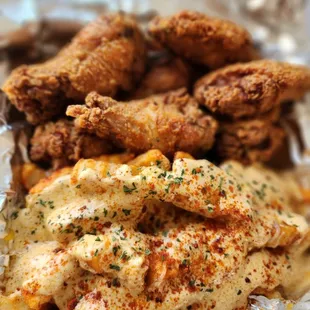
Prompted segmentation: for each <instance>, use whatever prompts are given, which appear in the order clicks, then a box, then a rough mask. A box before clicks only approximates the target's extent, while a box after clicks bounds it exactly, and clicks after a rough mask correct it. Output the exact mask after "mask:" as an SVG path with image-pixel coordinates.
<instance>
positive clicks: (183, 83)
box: [131, 56, 192, 99]
mask: <svg viewBox="0 0 310 310" xmlns="http://www.w3.org/2000/svg"><path fill="white" fill-rule="evenodd" d="M191 73H192V72H191V68H190V66H189V65H188V64H187V63H186V62H185V61H183V60H182V59H181V58H177V57H171V56H164V57H160V58H159V59H158V60H157V61H155V63H153V64H152V65H151V68H150V70H149V71H148V72H147V73H146V75H145V76H144V77H143V80H142V82H141V84H140V85H139V87H138V89H137V90H136V91H135V92H134V93H133V95H132V97H131V99H141V98H146V97H148V96H151V95H154V94H160V93H165V92H168V91H170V90H175V89H178V88H181V87H186V88H188V87H189V84H190V81H191Z"/></svg>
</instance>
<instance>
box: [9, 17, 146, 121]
mask: <svg viewBox="0 0 310 310" xmlns="http://www.w3.org/2000/svg"><path fill="white" fill-rule="evenodd" d="M144 65H145V43H144V39H143V36H142V34H141V32H140V30H139V28H138V25H137V23H136V22H135V21H134V20H133V19H131V18H129V17H128V16H124V15H121V14H110V15H102V16H100V17H99V18H97V19H96V20H95V21H94V22H92V23H90V24H89V25H87V26H86V27H85V28H83V29H82V30H81V31H80V32H79V33H78V34H77V35H76V36H75V37H74V39H73V40H72V42H71V43H70V44H69V45H68V46H66V47H65V48H64V49H62V50H61V51H60V52H59V54H58V55H57V56H56V57H54V58H53V59H51V60H49V61H47V62H45V63H43V64H36V65H31V66H25V65H24V66H21V67H19V68H17V69H15V70H14V71H13V72H12V74H11V75H10V77H9V78H8V80H7V81H6V83H5V84H4V86H3V90H4V92H5V93H6V94H7V96H8V97H9V99H10V100H11V102H12V103H13V104H14V105H15V106H16V107H17V108H18V109H19V110H20V111H23V112H25V113H26V116H27V120H28V121H29V122H30V123H33V124H37V123H41V122H43V121H46V120H49V119H51V117H53V116H54V115H58V114H60V113H61V112H63V111H64V109H65V106H66V105H67V104H68V103H71V102H72V100H76V101H81V100H83V99H84V98H85V96H86V95H87V94H88V93H89V92H90V91H93V90H96V91H97V92H99V93H101V94H103V95H109V96H113V95H115V93H116V92H117V90H119V89H123V90H130V89H132V88H133V86H134V85H135V83H136V82H137V81H138V80H139V79H140V77H141V75H142V74H143V72H144ZM70 100H71V101H70Z"/></svg>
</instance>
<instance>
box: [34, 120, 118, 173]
mask: <svg viewBox="0 0 310 310" xmlns="http://www.w3.org/2000/svg"><path fill="white" fill-rule="evenodd" d="M30 144H31V148H30V157H31V159H32V160H33V161H38V162H47V163H51V164H52V167H53V168H54V169H58V168H61V167H64V166H67V165H70V164H74V163H75V162H77V161H78V160H79V159H80V158H90V157H94V156H99V155H101V154H107V153H110V152H111V150H112V148H113V146H112V144H111V143H110V142H108V141H106V140H104V139H100V138H98V137H96V136H95V135H91V134H88V133H85V132H80V131H79V130H77V129H76V128H75V127H74V124H73V122H72V121H69V120H66V119H61V120H59V121H57V122H49V123H46V124H44V125H39V126H37V127H36V129H35V132H34V134H33V136H32V138H31V141H30Z"/></svg>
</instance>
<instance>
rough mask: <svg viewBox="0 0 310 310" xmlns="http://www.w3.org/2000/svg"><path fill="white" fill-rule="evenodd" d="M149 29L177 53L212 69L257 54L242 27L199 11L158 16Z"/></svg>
mask: <svg viewBox="0 0 310 310" xmlns="http://www.w3.org/2000/svg"><path fill="white" fill-rule="evenodd" d="M148 31H149V33H150V35H152V36H153V37H154V38H155V39H157V40H158V41H159V42H161V43H162V44H163V45H165V46H166V47H168V48H169V49H171V50H172V51H173V52H174V53H176V54H177V55H180V56H182V57H184V58H187V59H189V60H190V61H192V62H194V63H198V64H204V65H206V66H208V67H210V68H212V69H214V68H219V67H222V66H224V65H226V64H229V63H233V62H237V61H241V62H243V61H249V60H253V59H257V58H258V54H257V52H256V51H255V49H254V47H253V42H252V39H251V36H250V34H249V33H248V32H247V31H246V30H245V29H244V28H242V27H241V26H238V25H236V24H234V23H233V22H230V21H227V20H222V19H218V18H213V17H209V16H207V15H204V14H202V13H198V12H193V11H182V12H180V13H177V14H175V15H173V16H170V17H159V16H157V17H155V18H154V19H153V20H152V21H151V22H150V24H149V27H148Z"/></svg>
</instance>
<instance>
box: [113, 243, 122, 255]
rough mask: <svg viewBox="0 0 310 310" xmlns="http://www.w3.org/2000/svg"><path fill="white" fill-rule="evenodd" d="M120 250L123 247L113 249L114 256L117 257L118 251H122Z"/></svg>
mask: <svg viewBox="0 0 310 310" xmlns="http://www.w3.org/2000/svg"><path fill="white" fill-rule="evenodd" d="M120 248H121V247H120V246H119V245H118V246H114V247H113V249H112V251H113V254H114V256H116V254H117V251H118V250H120Z"/></svg>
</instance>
